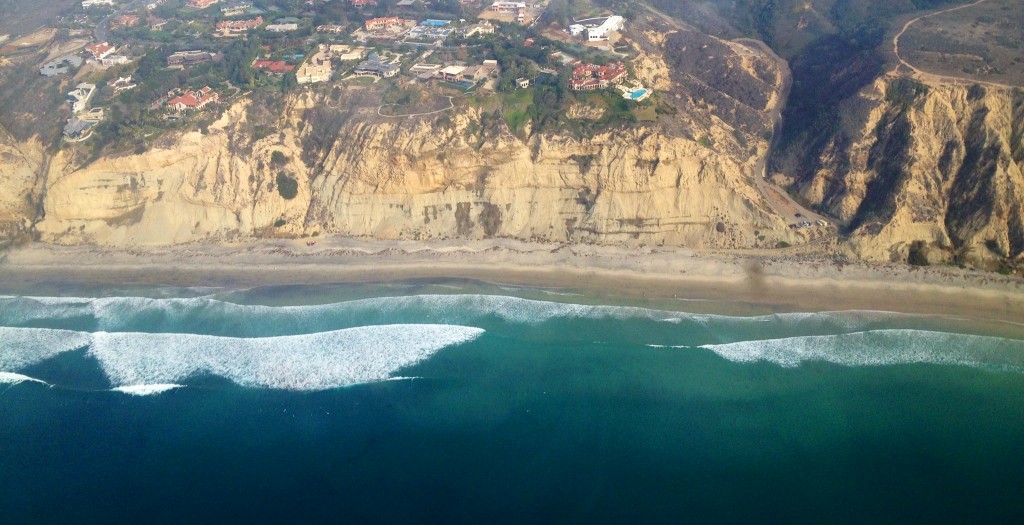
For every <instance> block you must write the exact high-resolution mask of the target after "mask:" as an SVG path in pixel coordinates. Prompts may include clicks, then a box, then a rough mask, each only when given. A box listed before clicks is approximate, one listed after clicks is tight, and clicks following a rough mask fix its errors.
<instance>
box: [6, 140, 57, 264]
mask: <svg viewBox="0 0 1024 525" xmlns="http://www.w3.org/2000/svg"><path fill="white" fill-rule="evenodd" d="M47 162H48V156H47V154H46V152H45V151H44V150H43V147H42V145H40V144H39V142H38V141H28V142H23V143H19V142H17V141H16V140H14V139H13V138H12V137H11V136H10V135H8V134H7V133H6V132H5V131H4V130H3V129H2V128H0V243H2V242H9V241H11V240H18V239H22V238H24V237H25V236H27V235H28V233H29V231H30V229H31V226H32V220H33V219H34V217H35V216H36V212H37V206H38V204H39V201H40V198H41V189H42V180H41V179H40V177H39V176H40V174H41V173H43V172H45V171H46V169H47V168H46V163H47ZM0 246H2V244H0Z"/></svg>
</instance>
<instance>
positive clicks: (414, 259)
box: [0, 238, 1024, 326]
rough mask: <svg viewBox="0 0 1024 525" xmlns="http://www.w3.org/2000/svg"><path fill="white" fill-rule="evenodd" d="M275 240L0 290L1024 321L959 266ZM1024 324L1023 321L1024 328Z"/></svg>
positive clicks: (105, 257)
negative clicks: (395, 296) (588, 298)
mask: <svg viewBox="0 0 1024 525" xmlns="http://www.w3.org/2000/svg"><path fill="white" fill-rule="evenodd" d="M307 242H309V241H308V240H305V239H300V240H267V241H253V242H245V243H236V244H213V243H209V244H207V243H203V244H188V245H180V246H174V247H166V248H150V247H147V248H131V249H115V248H104V247H95V246H53V245H46V244H40V243H35V244H31V245H28V246H23V247H19V248H15V249H12V250H11V251H10V252H8V253H7V254H6V256H5V257H4V259H3V261H2V263H0V293H9V294H24V295H32V293H33V291H34V290H37V289H39V288H40V285H43V284H47V285H49V286H50V287H51V289H52V287H53V285H54V284H60V283H67V284H69V285H76V284H78V285H95V286H104V285H118V286H132V285H176V286H217V287H228V288H230V287H238V288H242V287H253V286H259V285H286V284H318V283H367V282H390V281H401V280H410V279H430V278H453V279H459V278H461V279H474V280H480V281H486V282H491V283H501V284H509V285H518V286H533V287H543V288H557V289H570V290H574V291H578V292H581V293H584V294H586V295H592V296H596V297H603V298H617V299H618V300H619V301H631V300H639V299H645V300H656V299H688V300H706V301H720V302H735V303H748V304H754V305H761V306H764V307H767V308H770V309H771V310H772V311H826V310H881V311H893V312H903V313H919V314H939V315H950V316H958V317H965V318H972V319H978V320H992V321H1005V322H1008V323H1021V322H1022V321H1024V280H1022V279H1020V278H1017V277H1007V276H1002V275H999V274H995V273H982V272H976V271H970V270H962V269H958V268H953V267H927V268H914V267H908V266H905V265H897V264H892V265H877V264H866V263H861V262H854V263H850V262H842V261H835V260H829V259H826V258H823V257H822V256H812V255H808V256H799V255H797V256H794V255H788V256H779V255H776V256H770V255H764V256H752V255H743V254H733V253H709V252H696V251H693V250H687V249H681V248H661V247H650V248H639V249H626V248H620V247H606V246H589V245H549V244H534V243H526V242H520V241H512V240H505V239H497V240H486V241H462V240H459V241H441V242H438V241H432V242H430V243H423V242H414V241H379V240H372V241H371V240H359V239H350V238H327V239H317V240H316V243H315V244H314V245H308V244H307ZM1022 326H1024V325H1022Z"/></svg>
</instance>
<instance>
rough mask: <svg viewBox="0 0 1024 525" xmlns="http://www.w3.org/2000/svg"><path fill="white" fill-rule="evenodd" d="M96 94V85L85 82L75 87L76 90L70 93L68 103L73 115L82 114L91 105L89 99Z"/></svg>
mask: <svg viewBox="0 0 1024 525" xmlns="http://www.w3.org/2000/svg"><path fill="white" fill-rule="evenodd" d="M95 92H96V84H87V83H85V82H83V83H81V84H79V85H77V86H75V89H73V90H72V91H70V92H68V97H67V100H68V103H70V104H71V112H72V113H81V112H82V111H83V110H84V109H85V108H86V106H88V105H89V99H91V98H92V95H93V93H95Z"/></svg>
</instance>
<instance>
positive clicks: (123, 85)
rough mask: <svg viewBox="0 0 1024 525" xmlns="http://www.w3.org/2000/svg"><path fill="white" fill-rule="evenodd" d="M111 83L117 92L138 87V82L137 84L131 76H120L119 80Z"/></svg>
mask: <svg viewBox="0 0 1024 525" xmlns="http://www.w3.org/2000/svg"><path fill="white" fill-rule="evenodd" d="M109 85H110V87H112V88H114V93H115V94H117V93H121V92H123V91H128V90H130V89H135V88H136V87H138V84H136V83H135V81H134V80H132V77H131V76H127V77H118V78H117V80H115V81H113V82H111V83H110V84H109Z"/></svg>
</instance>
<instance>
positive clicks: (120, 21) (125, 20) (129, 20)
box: [110, 15, 141, 29]
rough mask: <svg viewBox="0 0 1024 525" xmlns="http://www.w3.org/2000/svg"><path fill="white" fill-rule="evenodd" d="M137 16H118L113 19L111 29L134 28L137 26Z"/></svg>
mask: <svg viewBox="0 0 1024 525" xmlns="http://www.w3.org/2000/svg"><path fill="white" fill-rule="evenodd" d="M139 20H141V19H140V18H139V15H119V16H117V17H114V20H113V21H112V22H111V23H110V27H111V28H112V29H117V28H119V27H135V26H137V25H139Z"/></svg>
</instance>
